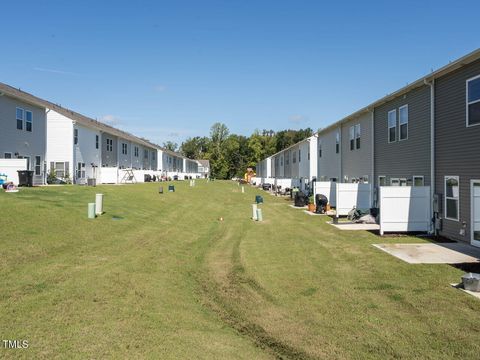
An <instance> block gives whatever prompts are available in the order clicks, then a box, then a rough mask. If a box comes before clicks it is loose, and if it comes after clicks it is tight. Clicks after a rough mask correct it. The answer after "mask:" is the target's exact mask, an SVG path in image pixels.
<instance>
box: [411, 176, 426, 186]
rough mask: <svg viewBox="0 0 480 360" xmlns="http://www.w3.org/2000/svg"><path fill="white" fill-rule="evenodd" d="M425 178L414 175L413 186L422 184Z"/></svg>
mask: <svg viewBox="0 0 480 360" xmlns="http://www.w3.org/2000/svg"><path fill="white" fill-rule="evenodd" d="M424 183H425V180H424V178H423V176H414V177H413V186H424Z"/></svg>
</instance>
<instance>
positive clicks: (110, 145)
mask: <svg viewBox="0 0 480 360" xmlns="http://www.w3.org/2000/svg"><path fill="white" fill-rule="evenodd" d="M107 151H113V140H112V139H107Z"/></svg>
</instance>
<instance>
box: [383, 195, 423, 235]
mask: <svg viewBox="0 0 480 360" xmlns="http://www.w3.org/2000/svg"><path fill="white" fill-rule="evenodd" d="M379 206H380V234H381V235H383V233H384V232H388V231H393V232H407V231H425V232H427V231H430V227H431V219H430V216H431V214H430V207H431V199H430V187H429V186H413V187H412V186H381V187H380V190H379Z"/></svg>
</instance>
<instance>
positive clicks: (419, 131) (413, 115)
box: [374, 86, 430, 186]
mask: <svg viewBox="0 0 480 360" xmlns="http://www.w3.org/2000/svg"><path fill="white" fill-rule="evenodd" d="M403 105H408V120H409V122H408V139H407V140H402V141H398V135H399V128H398V120H399V119H398V118H399V116H398V108H399V107H401V106H403ZM394 109H397V141H395V142H392V143H389V142H388V112H389V111H390V110H394ZM374 117H375V140H374V141H375V179H374V181H375V185H376V186H377V185H378V176H380V175H384V176H386V177H387V181H388V183H390V179H391V178H407V179H412V177H413V176H414V175H418V176H424V179H425V185H430V88H429V87H428V86H422V87H420V88H417V89H413V90H411V91H409V92H408V93H407V94H405V95H402V96H399V97H397V98H395V99H393V100H391V101H389V102H387V103H385V104H383V105H381V106H379V107H376V108H375V111H374Z"/></svg>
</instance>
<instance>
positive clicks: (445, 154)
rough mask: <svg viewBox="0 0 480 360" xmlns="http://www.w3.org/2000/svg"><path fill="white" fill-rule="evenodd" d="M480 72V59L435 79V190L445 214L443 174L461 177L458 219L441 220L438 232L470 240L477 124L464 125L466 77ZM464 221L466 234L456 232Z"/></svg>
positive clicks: (479, 171) (479, 139) (478, 173)
mask: <svg viewBox="0 0 480 360" xmlns="http://www.w3.org/2000/svg"><path fill="white" fill-rule="evenodd" d="M477 75H480V61H476V62H474V63H472V64H470V65H467V66H465V67H463V68H462V69H459V70H457V71H455V72H452V73H450V74H448V75H445V76H443V77H441V78H439V79H437V80H436V83H435V121H436V123H435V146H436V151H435V157H436V158H435V178H436V180H435V193H437V194H441V199H442V202H441V204H442V206H441V209H442V218H443V217H444V216H443V215H444V199H443V194H444V178H445V176H446V175H453V176H459V178H460V194H459V196H460V204H459V208H460V213H459V218H460V221H453V220H446V219H444V220H443V229H442V231H441V234H442V235H444V236H447V237H449V238H452V239H456V240H463V241H468V242H470V225H471V215H470V180H472V179H473V180H480V158H479V156H478V155H479V144H480V126H472V127H467V126H466V80H467V79H469V78H472V77H474V76H477ZM462 222H465V223H466V229H465V230H466V233H465V236H461V235H460V234H459V232H460V229H461V228H462Z"/></svg>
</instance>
